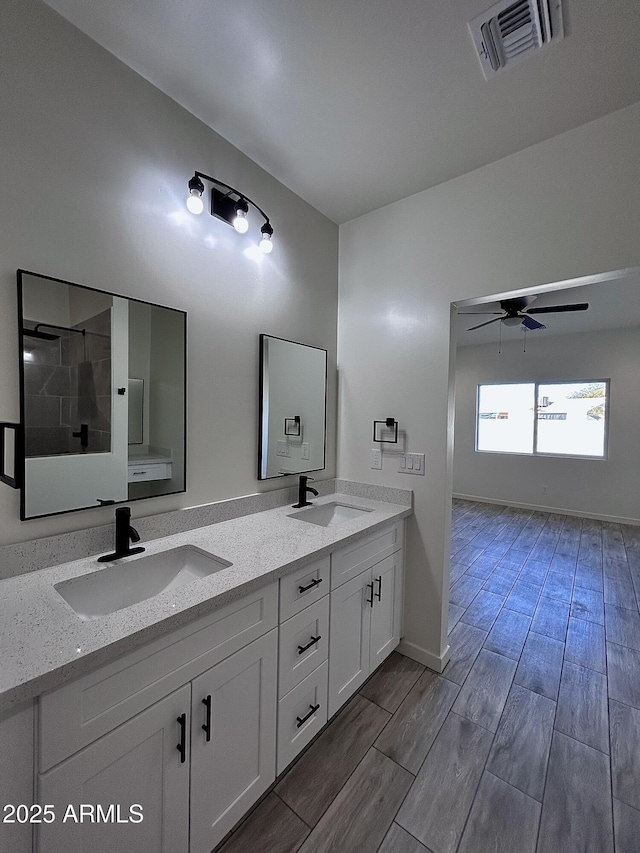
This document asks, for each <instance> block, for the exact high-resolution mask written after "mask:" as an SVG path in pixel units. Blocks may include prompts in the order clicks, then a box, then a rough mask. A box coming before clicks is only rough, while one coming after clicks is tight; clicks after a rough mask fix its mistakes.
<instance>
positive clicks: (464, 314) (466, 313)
mask: <svg viewBox="0 0 640 853" xmlns="http://www.w3.org/2000/svg"><path fill="white" fill-rule="evenodd" d="M458 314H459V315H460V316H461V317H471V316H472V315H473V316H475V315H477V314H483V315H484V316H485V317H489V316H491V314H495V315H496V317H502V311H458Z"/></svg>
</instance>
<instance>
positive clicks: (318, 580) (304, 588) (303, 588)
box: [298, 578, 322, 593]
mask: <svg viewBox="0 0 640 853" xmlns="http://www.w3.org/2000/svg"><path fill="white" fill-rule="evenodd" d="M319 583H322V578H314V579H313V580H312V581H311V583H310V584H309V585H308V586H299V587H298V592H299V593H303V592H306V591H307V590H308V589H313V588H314V586H318V584H319Z"/></svg>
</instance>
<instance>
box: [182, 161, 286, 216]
mask: <svg viewBox="0 0 640 853" xmlns="http://www.w3.org/2000/svg"><path fill="white" fill-rule="evenodd" d="M195 176H196V177H197V178H201V179H202V178H204V179H205V181H209V182H210V183H212V184H215V185H216V186H218V187H223V188H224V189H225V190H227V192H226V193H222V192H220V191H219V190H216V189H215V187H214V189H213V190H212V191H211V215H212V216H217V217H218V218H219V219H224V221H225V222H231V219H227V218H226V217H225V216H221V215H220V214H219V211H218V212H216V213H214V212H213V206H214V194H216V196H217V198H218V200H219V201H220V202H221V203H222V204H224V202H223V201H222V200H223V199H226V200H227V201H228V202H229V203H230V204H231V205H232V206H233V209H234V210H235V204H236V202H237V201H239V200H240V199H242V200H243V201H246V202H248V203H249V204H251V205H252V206H253V207H255V209H256V210H257V211H258V213H260V215H261V216H262V217H263V218H264V221H265V222H266V223H267V225H269V224H270V222H269V217H268V216H267V214H266V213H265V212H264V210H263V209H262V208H261V207H260V205H258V204H256V203H255V201H254V200H253V199H251V198H249V196H248V195H245V193H242V192H240V190H237V189H236V188H235V187H232V186H229V184H225V183H224V182H223V181H219V180H218V179H217V178H212V177H211V175H205V174H204V172H196V173H195ZM231 193H234V194H235V195H236V196H237V197H238V198H237V199H236V200H235V201H233V202H232V201H231V199H230V195H231Z"/></svg>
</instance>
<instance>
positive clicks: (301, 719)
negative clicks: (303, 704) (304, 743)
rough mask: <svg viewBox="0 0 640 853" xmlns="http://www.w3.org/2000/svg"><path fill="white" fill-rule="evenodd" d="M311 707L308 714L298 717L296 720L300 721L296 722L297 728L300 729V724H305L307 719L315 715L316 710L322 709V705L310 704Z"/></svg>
mask: <svg viewBox="0 0 640 853" xmlns="http://www.w3.org/2000/svg"><path fill="white" fill-rule="evenodd" d="M309 708H310V709H311V710H310V711H309V713H308V714H306V715H305V716H304V717H296V720H297V721H298V722H297V723H296V728H297V729H299V728H300V726H304V724H305V723H306V722H307V720H308V719H309V718H310V717H313V715H314V714H315V712H316V711H319V710H320V705H309Z"/></svg>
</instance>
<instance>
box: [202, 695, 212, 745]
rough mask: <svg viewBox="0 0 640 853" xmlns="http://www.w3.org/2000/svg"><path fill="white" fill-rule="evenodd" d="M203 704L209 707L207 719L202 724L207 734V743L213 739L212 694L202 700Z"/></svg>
mask: <svg viewBox="0 0 640 853" xmlns="http://www.w3.org/2000/svg"><path fill="white" fill-rule="evenodd" d="M202 704H203V705H204V707H205V708H206V709H207V713H206V717H205V721H204V723H203V724H202V730H203V731H204V733H205V735H206V736H207V743H208V742H209V741H210V740H211V694H209V695H208V696H207V697H206V698H205V699H203V700H202Z"/></svg>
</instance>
